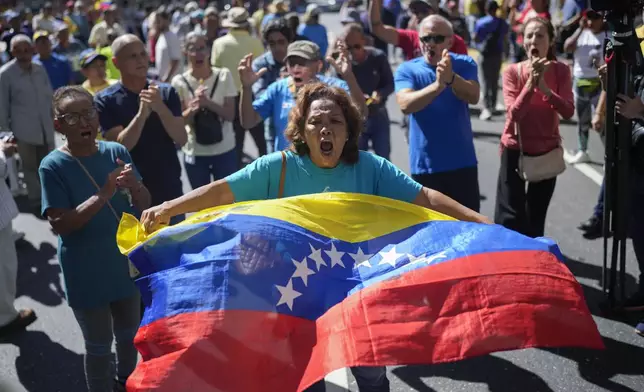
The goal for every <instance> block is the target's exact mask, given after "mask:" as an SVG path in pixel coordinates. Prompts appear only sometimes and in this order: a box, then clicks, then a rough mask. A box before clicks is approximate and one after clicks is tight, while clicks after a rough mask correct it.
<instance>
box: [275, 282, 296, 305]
mask: <svg viewBox="0 0 644 392" xmlns="http://www.w3.org/2000/svg"><path fill="white" fill-rule="evenodd" d="M275 287H277V290H279V292H280V294H281V296H280V300H279V302H278V303H277V306H280V305H282V304H286V306H288V308H289V309H290V310H293V300H295V298H297V297H299V296H300V295H302V293H298V292H297V291H295V290H293V281H292V280H290V279H289V280H288V283H287V284H286V286H280V285H277V284H276V285H275Z"/></svg>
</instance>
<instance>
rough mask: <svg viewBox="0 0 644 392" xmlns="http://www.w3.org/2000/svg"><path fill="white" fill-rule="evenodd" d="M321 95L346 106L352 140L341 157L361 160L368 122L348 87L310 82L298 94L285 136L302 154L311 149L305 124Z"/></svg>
mask: <svg viewBox="0 0 644 392" xmlns="http://www.w3.org/2000/svg"><path fill="white" fill-rule="evenodd" d="M319 99H329V100H331V101H334V102H335V103H336V104H338V106H339V107H340V108H341V109H342V114H343V115H344V120H345V121H346V123H347V136H348V140H347V142H346V143H345V144H344V149H343V150H342V155H341V156H340V159H341V160H342V161H344V162H345V163H348V164H354V163H356V162H358V156H359V155H358V153H359V149H358V138H359V137H360V133H361V132H362V128H363V126H364V122H363V121H362V116H361V115H360V110H358V107H357V106H356V105H355V104H354V103H353V101H352V100H351V97H350V96H349V95H348V94H347V93H346V91H344V90H343V89H341V88H338V87H331V86H327V85H326V84H323V83H311V84H307V85H306V86H304V87H303V88H302V90H300V91H299V92H298V94H297V101H296V103H295V106H294V107H293V110H291V114H290V116H289V121H288V125H287V127H286V131H284V136H286V139H287V140H288V141H289V142H291V150H292V151H293V152H295V153H296V154H298V155H307V154H309V153H310V151H309V146H308V145H307V144H306V141H305V139H304V128H305V126H306V118H307V116H308V113H309V109H310V107H311V104H313V102H314V101H317V100H319Z"/></svg>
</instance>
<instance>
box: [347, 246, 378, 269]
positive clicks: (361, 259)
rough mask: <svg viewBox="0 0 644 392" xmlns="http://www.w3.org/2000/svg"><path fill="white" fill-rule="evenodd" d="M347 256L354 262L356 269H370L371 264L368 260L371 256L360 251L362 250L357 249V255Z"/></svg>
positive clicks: (350, 254)
mask: <svg viewBox="0 0 644 392" xmlns="http://www.w3.org/2000/svg"><path fill="white" fill-rule="evenodd" d="M348 255H349V256H351V257H352V258H353V260H354V261H355V265H356V267H369V268H371V263H370V262H369V259H370V258H371V256H373V254H366V253H364V252H363V251H362V248H360V247H358V253H348Z"/></svg>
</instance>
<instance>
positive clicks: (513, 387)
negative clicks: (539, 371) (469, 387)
mask: <svg viewBox="0 0 644 392" xmlns="http://www.w3.org/2000/svg"><path fill="white" fill-rule="evenodd" d="M392 373H394V374H395V375H396V376H398V377H399V378H400V379H401V380H402V381H404V382H405V383H407V385H409V387H410V388H412V390H414V391H419V392H438V391H435V390H434V389H433V388H430V387H428V386H427V385H425V383H424V382H423V380H422V378H428V377H445V378H449V379H451V380H459V381H467V382H473V383H484V384H486V385H487V386H488V388H489V390H490V392H515V391H516V392H525V391H530V392H554V391H553V389H551V388H550V387H549V386H548V384H546V382H545V381H544V380H543V379H541V378H540V377H539V376H537V375H536V374H534V373H532V372H530V371H528V370H525V369H523V368H521V367H519V366H517V365H515V364H513V363H512V362H510V361H508V360H505V359H503V358H499V357H494V356H490V355H487V356H483V357H477V358H472V359H467V360H464V361H459V362H453V363H443V364H438V365H431V366H405V367H399V368H396V369H394V370H393V371H392Z"/></svg>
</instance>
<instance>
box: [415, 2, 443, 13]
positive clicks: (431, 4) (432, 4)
mask: <svg viewBox="0 0 644 392" xmlns="http://www.w3.org/2000/svg"><path fill="white" fill-rule="evenodd" d="M414 3H423V4H425V5H426V6H428V7H429V8H431V9H433V10H435V11H438V8H439V7H438V0H411V1H410V2H409V5H410V6H411V5H412V4H414Z"/></svg>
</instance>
